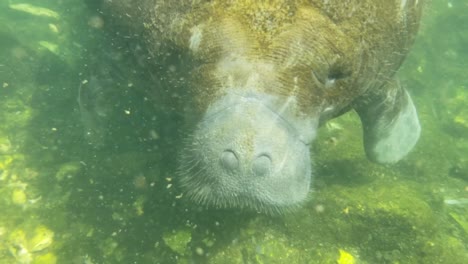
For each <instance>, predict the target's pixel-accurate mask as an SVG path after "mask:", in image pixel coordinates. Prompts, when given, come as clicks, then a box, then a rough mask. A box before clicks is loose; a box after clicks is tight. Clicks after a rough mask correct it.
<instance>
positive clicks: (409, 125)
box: [101, 0, 424, 212]
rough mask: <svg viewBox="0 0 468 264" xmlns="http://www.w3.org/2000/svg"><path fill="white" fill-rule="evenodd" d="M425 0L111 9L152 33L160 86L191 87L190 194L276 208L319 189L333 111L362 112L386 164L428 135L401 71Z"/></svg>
mask: <svg viewBox="0 0 468 264" xmlns="http://www.w3.org/2000/svg"><path fill="white" fill-rule="evenodd" d="M423 2H424V1H422V0H420V1H418V0H350V1H342V0H309V1H305V0H304V1H301V0H289V1H275V0H270V1H260V0H259V1H250V0H239V1H227V0H224V1H221V0H214V1H204V0H198V1H167V0H141V1H132V0H119V1H118V0H113V1H104V3H103V5H102V6H101V11H102V12H103V13H104V14H106V15H107V16H108V17H110V18H112V21H114V22H115V23H116V24H118V25H120V26H122V27H121V28H122V29H124V28H125V30H128V31H122V32H127V33H121V35H125V34H127V35H126V36H127V37H129V38H140V39H142V40H144V41H145V43H146V46H147V48H148V52H149V54H151V60H152V61H153V62H154V64H156V65H158V67H155V68H157V69H159V70H157V72H155V74H159V76H160V78H161V79H164V80H165V82H164V85H162V84H155V86H157V87H155V89H159V90H164V91H171V92H170V93H172V92H173V93H177V94H179V95H180V96H179V97H180V105H179V106H178V107H179V108H178V111H183V112H184V115H185V118H186V119H185V121H186V122H185V123H186V124H187V126H186V127H184V128H183V129H184V130H185V131H186V132H189V133H188V134H189V135H188V136H187V137H186V138H185V140H184V142H183V143H181V146H180V150H179V157H178V161H179V164H180V167H179V171H178V176H179V179H180V183H181V185H182V187H183V188H184V190H185V193H186V197H190V198H191V199H193V200H194V201H196V202H199V203H201V204H204V205H208V206H215V207H239V208H249V209H254V210H259V211H264V212H274V211H282V210H285V209H288V208H292V207H295V206H297V205H299V204H300V203H301V202H302V201H304V200H305V198H306V197H307V194H308V192H309V188H310V183H311V178H312V171H313V168H312V165H311V155H310V145H311V143H312V142H313V140H314V138H315V136H316V134H317V130H318V128H319V127H320V125H321V124H324V123H325V122H327V121H328V120H330V119H332V118H335V117H337V116H339V115H341V114H343V113H345V112H347V111H350V110H355V111H356V112H357V113H358V114H359V116H360V118H361V120H362V124H363V128H364V133H363V136H364V143H365V144H364V145H365V146H364V147H365V151H366V153H367V156H368V157H369V158H370V159H371V160H373V161H375V162H379V163H394V162H396V161H398V160H400V159H401V158H403V157H404V156H405V155H406V154H407V153H408V152H409V151H410V150H411V149H412V148H413V146H414V145H415V144H416V142H417V140H418V138H419V134H420V125H419V121H418V118H417V114H416V110H415V108H414V105H413V102H412V100H411V98H410V96H409V94H408V93H407V92H406V91H405V89H404V88H402V87H401V86H400V84H399V82H398V80H397V79H396V78H395V73H396V71H397V70H398V68H399V67H400V65H401V64H402V62H403V60H404V59H405V57H406V55H407V53H408V50H409V48H410V46H411V45H412V43H413V40H414V38H415V35H416V33H417V29H418V23H419V20H420V16H421V11H422V9H423V4H424V3H423Z"/></svg>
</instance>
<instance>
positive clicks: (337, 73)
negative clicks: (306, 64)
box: [312, 65, 351, 88]
mask: <svg viewBox="0 0 468 264" xmlns="http://www.w3.org/2000/svg"><path fill="white" fill-rule="evenodd" d="M350 75H351V73H350V72H349V71H346V70H345V69H344V66H342V65H332V66H330V68H329V69H328V71H327V72H320V71H312V78H313V80H314V81H315V82H316V83H317V84H318V85H320V86H325V88H331V87H333V86H334V85H335V83H336V82H337V81H339V80H341V79H344V78H347V77H349V76H350Z"/></svg>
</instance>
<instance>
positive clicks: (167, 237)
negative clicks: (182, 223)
mask: <svg viewBox="0 0 468 264" xmlns="http://www.w3.org/2000/svg"><path fill="white" fill-rule="evenodd" d="M163 240H164V243H166V245H167V246H168V247H169V248H171V249H172V250H173V251H174V252H176V253H177V254H179V255H182V256H183V255H186V254H187V253H188V248H187V246H188V243H190V241H191V240H192V233H191V232H190V230H187V229H182V230H177V231H173V232H170V233H166V234H164V235H163Z"/></svg>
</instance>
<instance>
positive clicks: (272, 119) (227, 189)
mask: <svg viewBox="0 0 468 264" xmlns="http://www.w3.org/2000/svg"><path fill="white" fill-rule="evenodd" d="M289 112H290V111H289V109H288V107H287V106H286V107H281V105H277V104H272V103H271V101H270V100H268V98H267V97H265V96H257V95H242V96H241V95H231V96H229V95H228V96H225V97H223V98H221V99H219V100H218V101H217V102H215V103H214V104H213V105H212V106H210V108H209V109H208V111H207V112H206V114H205V115H204V117H203V119H202V121H201V122H200V123H199V125H198V126H197V129H196V130H195V132H194V134H193V136H192V137H191V139H190V140H189V143H188V145H187V146H186V147H185V148H184V149H183V151H182V153H181V161H182V163H181V167H180V173H181V179H182V185H183V187H184V188H185V191H186V193H187V194H188V195H189V197H190V198H192V199H193V200H195V201H196V202H199V203H201V204H204V205H211V206H215V207H241V208H244V207H247V208H251V209H255V210H259V211H280V210H283V209H285V208H290V207H293V206H295V205H297V204H299V203H300V202H301V201H303V200H304V199H305V198H306V196H307V193H308V191H309V185H310V180H311V162H310V151H309V143H310V141H311V139H312V138H311V137H310V136H307V135H304V134H301V128H300V127H298V125H299V126H300V122H297V121H295V120H292V119H294V118H290V117H289V116H290V114H289ZM307 134H310V133H307Z"/></svg>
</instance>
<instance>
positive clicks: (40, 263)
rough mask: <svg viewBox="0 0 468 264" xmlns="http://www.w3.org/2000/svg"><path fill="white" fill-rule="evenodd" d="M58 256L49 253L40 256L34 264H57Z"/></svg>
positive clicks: (35, 259)
mask: <svg viewBox="0 0 468 264" xmlns="http://www.w3.org/2000/svg"><path fill="white" fill-rule="evenodd" d="M56 263H57V256H55V255H54V254H53V253H50V252H49V253H47V254H44V255H39V256H37V257H35V258H34V261H33V264H56Z"/></svg>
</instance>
